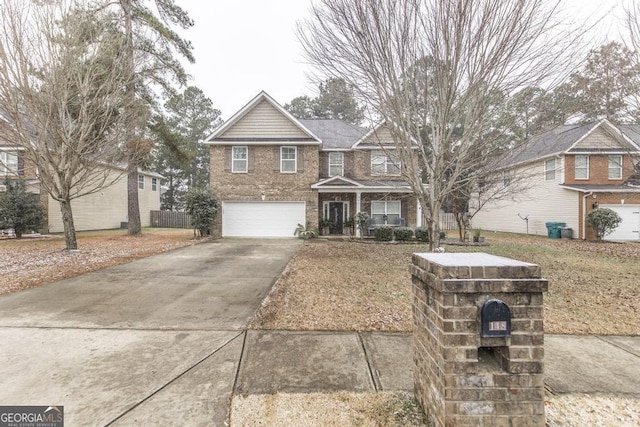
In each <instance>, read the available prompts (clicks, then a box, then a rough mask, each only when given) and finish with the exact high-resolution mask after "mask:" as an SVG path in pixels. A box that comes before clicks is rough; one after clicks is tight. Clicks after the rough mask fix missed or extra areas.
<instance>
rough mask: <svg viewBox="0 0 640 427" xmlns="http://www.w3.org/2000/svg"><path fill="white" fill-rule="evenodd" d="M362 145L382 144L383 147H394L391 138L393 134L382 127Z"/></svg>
mask: <svg viewBox="0 0 640 427" xmlns="http://www.w3.org/2000/svg"><path fill="white" fill-rule="evenodd" d="M361 144H381V145H393V144H394V141H393V137H392V136H391V132H390V131H389V129H388V128H387V127H385V126H381V127H379V128H378V129H376V130H375V132H372V133H371V135H369V136H367V137H366V138H365V139H364V140H363V141H362V142H361Z"/></svg>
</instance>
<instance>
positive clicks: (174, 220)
mask: <svg viewBox="0 0 640 427" xmlns="http://www.w3.org/2000/svg"><path fill="white" fill-rule="evenodd" d="M151 226H152V227H161V228H191V216H190V215H189V214H187V213H186V212H174V211H151Z"/></svg>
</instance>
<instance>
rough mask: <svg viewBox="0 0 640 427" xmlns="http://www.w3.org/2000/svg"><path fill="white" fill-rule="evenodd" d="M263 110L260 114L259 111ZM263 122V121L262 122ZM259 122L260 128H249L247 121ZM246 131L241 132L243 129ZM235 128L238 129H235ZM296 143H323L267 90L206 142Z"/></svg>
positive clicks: (258, 126) (205, 141) (257, 123)
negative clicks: (266, 123) (266, 125)
mask: <svg viewBox="0 0 640 427" xmlns="http://www.w3.org/2000/svg"><path fill="white" fill-rule="evenodd" d="M258 110H260V111H258ZM264 114H268V115H269V119H268V120H267V122H268V124H269V125H271V126H272V127H271V128H270V129H268V130H267V129H265V121H264V119H263V117H261V115H264ZM261 119H262V120H263V121H260V120H261ZM252 120H255V121H256V126H246V125H248V123H247V122H246V121H252ZM243 125H244V126H245V129H244V130H238V129H239V128H241V127H242V126H243ZM234 127H237V128H236V129H234ZM283 141H286V142H295V143H296V144H310V145H318V144H321V143H322V141H321V139H320V138H318V137H317V136H316V135H315V134H314V133H313V132H311V131H310V130H309V129H307V128H306V127H305V126H304V125H302V123H300V122H299V121H298V120H297V119H296V118H295V117H293V116H292V115H291V114H290V113H289V112H288V111H287V110H285V109H284V108H283V107H282V106H281V105H280V104H278V103H277V102H276V101H275V100H274V99H273V98H272V97H271V96H269V94H267V93H266V92H265V91H262V92H260V93H259V94H258V95H256V96H255V97H254V98H253V99H252V100H251V101H249V102H248V103H247V104H246V105H245V106H244V107H242V108H241V109H240V110H239V111H238V112H237V113H235V114H234V115H233V116H232V117H231V118H230V119H229V120H227V121H226V122H225V123H224V124H223V125H222V126H220V127H219V128H218V129H216V130H215V131H214V132H213V133H212V134H211V135H209V136H208V137H207V138H206V139H205V140H204V143H205V144H222V145H224V144H230V143H234V142H243V143H249V144H251V143H253V144H269V143H281V142H283Z"/></svg>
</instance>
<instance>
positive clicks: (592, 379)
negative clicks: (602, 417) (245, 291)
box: [235, 331, 640, 398]
mask: <svg viewBox="0 0 640 427" xmlns="http://www.w3.org/2000/svg"><path fill="white" fill-rule="evenodd" d="M412 367H413V359H412V350H411V335H410V334H393V333H355V332H354V333H349V332H316V331H309V332H285V331H248V332H247V338H246V344H245V349H244V352H243V355H242V360H241V363H240V370H239V376H238V382H237V385H236V388H235V392H236V393H239V394H262V393H275V392H287V393H306V392H323V391H326V392H332V391H338V390H347V391H356V392H357V391H381V390H413V377H412V375H413V374H412ZM545 384H546V386H547V388H548V389H549V390H550V391H551V392H553V393H573V392H576V393H610V394H622V395H626V396H634V397H639V398H640V337H598V336H571V335H546V336H545Z"/></svg>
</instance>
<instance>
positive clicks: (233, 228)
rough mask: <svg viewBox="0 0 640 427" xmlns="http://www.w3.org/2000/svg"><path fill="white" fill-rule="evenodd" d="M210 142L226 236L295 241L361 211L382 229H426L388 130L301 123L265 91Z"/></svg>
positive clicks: (220, 225)
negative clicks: (303, 228) (304, 228)
mask: <svg viewBox="0 0 640 427" xmlns="http://www.w3.org/2000/svg"><path fill="white" fill-rule="evenodd" d="M205 142H206V143H207V144H209V145H210V153H211V187H212V188H213V189H214V192H215V193H216V195H217V196H218V198H219V199H220V200H221V202H222V212H221V214H220V215H218V218H217V220H216V222H217V223H216V227H215V228H216V230H217V232H218V233H219V234H221V235H222V236H225V237H227V236H239V237H260V236H262V237H292V236H293V232H294V230H295V228H296V226H297V224H304V223H308V224H310V225H312V226H318V223H319V220H320V219H331V220H332V221H333V227H332V229H331V232H332V233H333V234H342V232H343V223H344V221H346V220H347V219H350V218H352V217H353V216H354V215H355V214H356V213H357V212H366V213H367V214H369V215H370V216H371V217H372V218H374V220H376V221H377V222H376V223H377V224H385V223H386V224H388V225H392V226H400V225H406V226H412V227H415V226H417V225H419V223H420V219H421V215H420V213H419V209H418V204H417V201H416V198H415V197H414V196H413V195H412V193H411V190H410V189H409V187H408V185H407V184H406V182H404V181H403V180H402V178H401V176H400V169H399V167H400V165H399V164H398V162H397V161H396V160H395V159H394V158H393V157H394V156H393V152H394V144H393V141H392V139H391V135H390V133H389V132H388V131H387V130H386V129H385V127H384V126H383V125H379V126H377V127H375V128H374V129H372V130H367V129H364V128H361V127H358V126H353V125H350V124H347V123H345V122H343V121H340V120H322V119H318V120H316V119H307V120H298V119H296V118H295V117H293V116H292V115H291V114H289V113H288V112H287V111H286V110H285V109H284V108H283V107H282V106H281V105H279V104H278V103H277V102H276V101H275V100H273V98H271V97H270V96H269V95H268V94H267V93H265V92H261V93H260V94H258V95H257V96H256V97H255V98H253V99H252V100H251V101H250V102H249V103H247V104H246V105H245V106H244V107H243V108H242V109H240V111H238V112H237V113H236V114H235V115H233V116H232V117H231V118H230V119H229V120H228V121H227V122H226V123H225V124H224V125H223V126H221V127H220V128H218V129H217V130H216V131H215V132H214V133H213V134H212V135H210V136H209V137H208V138H207V139H206V140H205Z"/></svg>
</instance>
